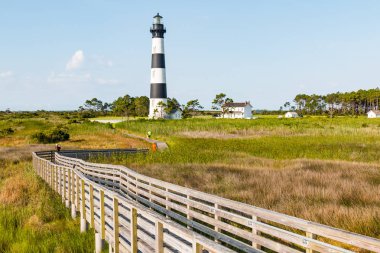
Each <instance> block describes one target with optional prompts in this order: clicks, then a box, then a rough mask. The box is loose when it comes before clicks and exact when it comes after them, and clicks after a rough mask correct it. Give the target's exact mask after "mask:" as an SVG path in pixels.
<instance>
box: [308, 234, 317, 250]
mask: <svg viewBox="0 0 380 253" xmlns="http://www.w3.org/2000/svg"><path fill="white" fill-rule="evenodd" d="M306 237H307V238H310V239H317V235H315V234H313V233H310V232H306ZM315 252H316V251H315V250H313V249H310V248H306V253H315Z"/></svg>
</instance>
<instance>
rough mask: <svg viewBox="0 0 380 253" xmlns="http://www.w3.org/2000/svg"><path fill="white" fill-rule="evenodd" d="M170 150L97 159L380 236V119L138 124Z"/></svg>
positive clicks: (132, 127) (125, 126) (128, 125)
mask: <svg viewBox="0 0 380 253" xmlns="http://www.w3.org/2000/svg"><path fill="white" fill-rule="evenodd" d="M116 127H117V129H120V131H124V132H133V133H138V134H141V135H144V134H145V133H146V132H147V131H148V130H150V131H152V132H153V138H157V139H163V140H165V141H166V142H167V143H168V144H169V149H168V150H166V151H162V152H157V153H149V154H146V155H142V154H141V155H137V156H126V157H125V156H124V157H123V156H120V157H113V158H111V159H98V160H97V161H98V162H104V163H116V164H123V165H126V166H127V167H130V168H132V169H134V170H137V171H139V172H140V173H143V174H145V175H148V176H151V177H155V178H159V179H162V180H165V181H169V182H172V183H175V184H179V185H183V186H186V187H190V188H194V189H198V190H201V191H204V192H209V193H212V194H217V195H220V196H223V197H226V198H230V199H234V200H237V201H242V202H245V203H249V204H253V205H256V206H260V207H263V208H267V209H270V210H275V211H279V212H282V213H287V214H289V215H293V216H296V217H300V218H305V219H308V220H312V221H316V222H319V223H323V224H326V225H330V226H334V227H339V228H342V229H346V230H349V231H352V232H356V233H360V234H365V235H368V236H373V237H377V238H380V199H379V196H380V166H379V164H378V163H379V161H380V152H379V150H380V120H379V119H375V120H372V119H367V118H364V117H359V118H349V117H338V118H332V119H330V118H326V117H308V118H302V119H277V118H270V117H265V118H261V119H257V120H227V119H208V120H206V119H189V120H181V121H149V120H137V121H129V122H123V123H119V124H117V125H116Z"/></svg>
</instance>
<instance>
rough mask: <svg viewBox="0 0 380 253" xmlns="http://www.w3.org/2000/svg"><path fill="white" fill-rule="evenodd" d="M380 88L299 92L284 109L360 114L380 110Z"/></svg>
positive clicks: (309, 112) (332, 113) (302, 112)
mask: <svg viewBox="0 0 380 253" xmlns="http://www.w3.org/2000/svg"><path fill="white" fill-rule="evenodd" d="M379 100H380V89H379V88H375V89H369V90H362V89H360V90H358V91H352V92H335V93H330V94H327V95H317V94H312V95H307V94H297V95H296V96H295V98H294V100H293V104H291V103H290V102H286V103H285V104H284V105H283V106H281V107H280V111H282V110H292V111H297V112H298V113H300V114H311V115H313V114H314V115H318V114H330V115H360V114H365V113H367V112H368V111H370V110H378V109H380V107H379Z"/></svg>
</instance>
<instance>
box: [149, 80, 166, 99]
mask: <svg viewBox="0 0 380 253" xmlns="http://www.w3.org/2000/svg"><path fill="white" fill-rule="evenodd" d="M167 97H168V95H167V92H166V83H151V84H150V98H167Z"/></svg>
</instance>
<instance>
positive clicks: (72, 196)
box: [71, 170, 76, 205]
mask: <svg viewBox="0 0 380 253" xmlns="http://www.w3.org/2000/svg"><path fill="white" fill-rule="evenodd" d="M75 176H76V174H75V172H74V170H71V204H74V205H75Z"/></svg>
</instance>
